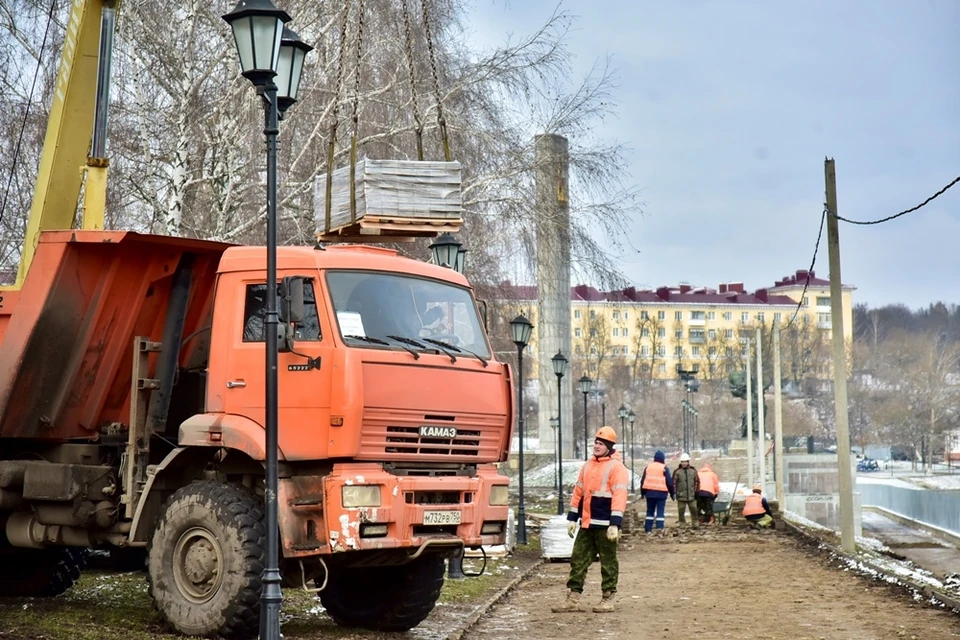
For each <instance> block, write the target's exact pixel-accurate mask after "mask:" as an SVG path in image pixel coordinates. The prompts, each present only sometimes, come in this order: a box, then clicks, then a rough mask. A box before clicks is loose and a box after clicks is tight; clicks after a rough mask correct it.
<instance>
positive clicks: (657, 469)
mask: <svg viewBox="0 0 960 640" xmlns="http://www.w3.org/2000/svg"><path fill="white" fill-rule="evenodd" d="M666 468H667V465H665V464H663V463H662V462H651V463H650V464H648V465H647V468H646V470H644V472H643V473H644V476H643V486H642V487H641V488H643V489H646V490H647V491H668V489H667V478H666V476H664V475H663V470H664V469H666Z"/></svg>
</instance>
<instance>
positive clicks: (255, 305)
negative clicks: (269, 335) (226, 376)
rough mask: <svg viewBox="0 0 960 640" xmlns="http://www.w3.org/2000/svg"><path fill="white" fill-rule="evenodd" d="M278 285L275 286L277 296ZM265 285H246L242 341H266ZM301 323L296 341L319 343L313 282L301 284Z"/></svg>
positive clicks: (318, 322)
mask: <svg viewBox="0 0 960 640" xmlns="http://www.w3.org/2000/svg"><path fill="white" fill-rule="evenodd" d="M279 291H280V285H277V295H279ZM266 293H267V285H266V283H264V284H248V285H247V291H246V299H245V300H244V308H243V341H244V342H264V341H265V340H266V324H265V322H266V314H267V311H266V306H267V296H266ZM303 310H304V319H303V322H301V323H299V324H297V331H296V335H295V336H294V337H295V338H296V339H297V340H303V341H307V340H310V341H319V340H320V339H321V336H320V319H319V316H318V315H317V298H316V295H315V294H314V291H313V280H309V279H307V280H305V281H304V283H303Z"/></svg>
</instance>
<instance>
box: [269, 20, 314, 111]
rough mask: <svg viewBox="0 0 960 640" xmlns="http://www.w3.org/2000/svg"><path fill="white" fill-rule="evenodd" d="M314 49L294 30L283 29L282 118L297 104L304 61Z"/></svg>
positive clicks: (279, 90)
mask: <svg viewBox="0 0 960 640" xmlns="http://www.w3.org/2000/svg"><path fill="white" fill-rule="evenodd" d="M311 51H313V47H311V46H310V45H308V44H307V43H306V42H303V41H302V40H300V36H298V35H297V34H296V33H295V32H294V31H293V30H292V29H288V28H287V27H284V28H283V36H282V37H281V38H280V58H279V59H278V61H277V79H276V83H277V109H279V111H280V117H281V118H282V117H283V114H284V113H285V112H286V110H287V109H289V108H290V107H292V106H293V105H294V104H295V103H296V102H297V94H298V93H299V92H300V78H301V77H302V76H303V60H304V58H306V57H307V54H308V53H310V52H311Z"/></svg>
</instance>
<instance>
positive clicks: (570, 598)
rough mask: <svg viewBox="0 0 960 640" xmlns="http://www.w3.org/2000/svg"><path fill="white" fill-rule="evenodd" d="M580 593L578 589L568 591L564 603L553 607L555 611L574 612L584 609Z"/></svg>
mask: <svg viewBox="0 0 960 640" xmlns="http://www.w3.org/2000/svg"><path fill="white" fill-rule="evenodd" d="M581 595H582V594H580V593H579V592H577V591H568V592H567V599H566V600H564V601H563V603H562V604H559V605H557V606H555V607H553V608H552V609H551V611H553V612H554V613H573V612H576V611H583V606H581V604H580V596H581Z"/></svg>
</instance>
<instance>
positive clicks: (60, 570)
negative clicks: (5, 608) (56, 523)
mask: <svg viewBox="0 0 960 640" xmlns="http://www.w3.org/2000/svg"><path fill="white" fill-rule="evenodd" d="M86 565H87V550H86V549H79V548H72V547H58V548H52V549H14V548H7V549H4V550H2V551H0V566H2V567H3V571H0V597H3V598H54V597H56V596H58V595H60V594H61V593H64V592H65V591H67V590H68V589H69V588H70V587H72V586H73V585H74V583H75V582H76V581H77V580H78V579H79V578H80V572H81V571H83V568H84V567H85V566H86Z"/></svg>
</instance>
